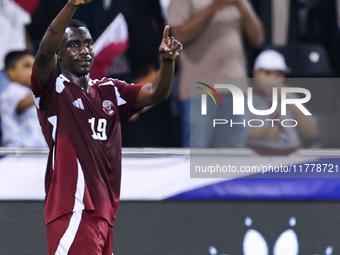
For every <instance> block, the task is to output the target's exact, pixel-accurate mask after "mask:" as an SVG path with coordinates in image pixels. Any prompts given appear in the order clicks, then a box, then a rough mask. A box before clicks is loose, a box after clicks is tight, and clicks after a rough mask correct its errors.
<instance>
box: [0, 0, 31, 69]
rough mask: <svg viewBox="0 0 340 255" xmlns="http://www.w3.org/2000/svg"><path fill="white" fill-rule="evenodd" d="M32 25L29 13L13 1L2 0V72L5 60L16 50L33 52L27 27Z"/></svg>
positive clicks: (0, 12) (0, 20)
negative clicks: (8, 54)
mask: <svg viewBox="0 0 340 255" xmlns="http://www.w3.org/2000/svg"><path fill="white" fill-rule="evenodd" d="M29 23H31V16H30V14H29V13H28V12H26V11H25V10H24V9H22V8H21V7H20V5H18V4H17V3H16V2H14V1H12V0H0V31H1V37H0V46H1V47H0V70H2V69H3V68H4V66H3V63H4V58H5V56H6V55H7V53H8V52H10V51H14V50H25V49H29V50H32V45H31V43H30V40H29V37H28V34H27V31H26V25H28V24H29Z"/></svg>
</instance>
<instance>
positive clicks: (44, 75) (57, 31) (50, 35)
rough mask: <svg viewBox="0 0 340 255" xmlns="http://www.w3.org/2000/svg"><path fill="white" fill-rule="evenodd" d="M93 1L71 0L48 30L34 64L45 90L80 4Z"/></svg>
mask: <svg viewBox="0 0 340 255" xmlns="http://www.w3.org/2000/svg"><path fill="white" fill-rule="evenodd" d="M91 1H92V0H69V1H68V2H67V3H66V5H65V6H64V8H63V9H62V10H61V11H60V12H59V14H58V15H57V17H56V18H55V19H54V20H53V21H52V23H51V24H50V25H49V27H48V29H47V30H46V32H45V35H44V37H43V39H42V40H41V43H40V46H39V49H38V52H37V56H36V59H35V62H34V69H35V72H36V74H37V77H38V80H39V83H40V85H41V86H42V87H43V88H46V87H47V86H48V81H49V79H50V77H51V75H52V73H53V71H54V69H55V68H56V65H57V57H56V53H57V51H58V48H59V45H60V43H61V42H62V39H63V36H64V33H65V29H66V27H67V25H68V23H69V22H70V20H71V18H72V16H73V14H74V12H75V11H76V10H77V8H78V6H79V5H80V4H87V3H89V2H91Z"/></svg>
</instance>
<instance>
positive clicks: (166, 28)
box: [163, 25, 170, 39]
mask: <svg viewBox="0 0 340 255" xmlns="http://www.w3.org/2000/svg"><path fill="white" fill-rule="evenodd" d="M169 31H170V26H169V25H166V26H165V28H164V31H163V38H164V39H168V38H169Z"/></svg>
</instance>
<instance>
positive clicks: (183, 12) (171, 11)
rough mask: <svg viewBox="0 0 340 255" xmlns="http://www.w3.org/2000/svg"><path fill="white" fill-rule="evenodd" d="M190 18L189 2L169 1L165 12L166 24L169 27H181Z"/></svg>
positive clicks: (187, 0)
mask: <svg viewBox="0 0 340 255" xmlns="http://www.w3.org/2000/svg"><path fill="white" fill-rule="evenodd" d="M190 16H191V8H190V1H189V0H171V2H170V4H169V7H168V11H167V22H168V23H169V25H170V26H174V27H175V26H180V25H183V24H184V23H185V22H186V21H187V20H188V19H189V18H190Z"/></svg>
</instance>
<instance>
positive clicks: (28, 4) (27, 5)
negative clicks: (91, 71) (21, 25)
mask: <svg viewBox="0 0 340 255" xmlns="http://www.w3.org/2000/svg"><path fill="white" fill-rule="evenodd" d="M14 1H15V2H16V3H17V4H19V5H20V6H21V8H23V9H24V10H26V11H27V12H28V13H29V14H30V15H31V16H32V15H33V13H34V11H35V9H37V7H38V4H39V2H40V0H29V1H27V0H14Z"/></svg>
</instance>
